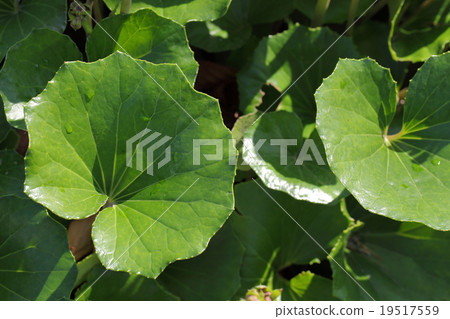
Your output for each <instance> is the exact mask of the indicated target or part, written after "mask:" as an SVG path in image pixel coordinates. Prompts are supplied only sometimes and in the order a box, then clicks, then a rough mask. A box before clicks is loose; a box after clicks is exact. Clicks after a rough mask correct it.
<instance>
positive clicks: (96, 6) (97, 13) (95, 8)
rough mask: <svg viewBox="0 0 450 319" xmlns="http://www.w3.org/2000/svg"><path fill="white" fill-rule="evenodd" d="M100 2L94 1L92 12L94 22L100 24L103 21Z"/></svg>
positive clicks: (98, 0)
mask: <svg viewBox="0 0 450 319" xmlns="http://www.w3.org/2000/svg"><path fill="white" fill-rule="evenodd" d="M102 9H103V8H102V2H101V0H94V5H93V8H92V11H93V13H94V18H95V21H97V23H98V22H100V21H102V19H103V10H102Z"/></svg>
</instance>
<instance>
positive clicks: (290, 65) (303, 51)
mask: <svg viewBox="0 0 450 319" xmlns="http://www.w3.org/2000/svg"><path fill="white" fill-rule="evenodd" d="M338 37H339V35H338V34H337V33H334V32H332V31H330V30H329V29H327V28H324V29H309V28H306V27H303V26H298V25H297V26H294V27H292V28H290V29H288V30H287V31H285V32H283V33H280V34H277V35H275V36H272V37H268V38H265V39H263V40H262V41H261V42H260V43H259V45H258V47H257V49H256V51H255V53H254V55H253V58H252V59H251V61H250V62H249V63H248V64H247V66H246V67H245V68H244V69H243V70H242V71H241V72H240V73H239V74H238V84H239V93H240V108H241V110H242V111H243V112H245V113H249V112H253V111H254V110H255V107H257V106H259V105H260V104H261V101H262V95H263V93H262V92H261V89H262V87H263V86H264V85H265V84H266V83H268V84H270V85H272V86H274V87H275V88H276V89H277V90H279V91H280V92H283V91H284V90H286V89H288V88H290V89H289V91H287V93H286V95H285V96H284V97H283V98H282V99H281V101H279V103H281V108H283V109H286V110H292V111H294V112H295V113H297V114H298V115H299V116H300V118H301V119H302V121H303V123H305V124H306V123H310V122H314V119H315V113H316V106H315V103H314V92H315V90H316V89H317V88H318V87H319V85H320V84H321V83H322V80H323V78H324V77H327V76H329V75H330V74H331V72H333V69H334V67H335V66H336V63H337V61H338V59H339V57H357V56H358V54H357V52H356V49H355V47H354V45H353V44H352V42H351V40H350V39H348V38H341V39H340V40H339V41H338V42H336V43H335V44H334V45H333V46H331V45H332V44H333V42H334V41H336V40H337V39H338ZM330 46H331V47H330ZM326 50H328V51H326ZM324 52H326V53H325V54H324V55H323V56H322V57H321V58H320V59H319V60H317V59H318V58H319V57H320V56H321V55H322V54H323V53H324ZM300 57H301V58H300ZM316 60H317V61H316ZM297 79H298V81H297V82H296V83H295V85H293V86H292V87H291V85H292V84H293V83H294V81H296V80H297ZM277 98H278V96H277ZM275 108H276V105H274V106H273V107H272V108H271V110H272V111H273V110H275Z"/></svg>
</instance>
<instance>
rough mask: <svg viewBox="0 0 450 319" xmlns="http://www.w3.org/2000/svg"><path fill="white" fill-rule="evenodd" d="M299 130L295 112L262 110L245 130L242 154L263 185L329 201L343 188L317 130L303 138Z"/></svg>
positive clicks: (309, 199) (307, 198)
mask: <svg viewBox="0 0 450 319" xmlns="http://www.w3.org/2000/svg"><path fill="white" fill-rule="evenodd" d="M303 131H304V130H303V124H302V121H301V120H300V119H299V118H298V116H297V115H295V114H292V113H288V112H284V111H279V112H271V113H266V114H264V115H263V116H262V117H261V118H260V119H258V121H256V123H255V124H254V125H253V126H251V127H250V128H249V129H248V130H247V132H246V133H245V137H244V140H243V141H244V143H243V147H242V148H243V158H244V160H245V162H246V163H248V165H250V167H251V168H252V169H253V170H254V171H255V172H256V174H258V176H259V178H261V180H262V182H263V183H264V184H265V185H266V186H267V187H269V188H271V189H274V190H279V191H282V192H285V193H288V194H289V195H291V196H292V197H294V198H296V199H300V200H307V201H310V202H313V203H319V204H329V203H331V202H333V201H335V200H336V199H337V198H338V197H339V196H340V194H342V193H343V192H344V189H345V188H344V186H342V184H341V182H340V181H339V180H338V179H337V177H336V176H335V175H334V174H333V172H332V171H331V169H330V167H329V166H328V164H327V163H326V155H325V149H324V148H323V144H322V141H321V140H320V138H319V136H318V134H317V132H316V131H315V130H314V132H313V133H312V134H311V136H308V139H304V138H303V136H302V135H303ZM261 142H264V144H262V145H260V144H261ZM283 143H286V144H285V145H282V144H283ZM259 147H260V148H259ZM258 148H259V149H258Z"/></svg>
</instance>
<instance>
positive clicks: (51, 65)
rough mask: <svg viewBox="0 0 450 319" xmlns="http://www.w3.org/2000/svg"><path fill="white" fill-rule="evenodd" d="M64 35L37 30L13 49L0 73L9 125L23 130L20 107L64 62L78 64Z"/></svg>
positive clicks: (74, 48)
mask: <svg viewBox="0 0 450 319" xmlns="http://www.w3.org/2000/svg"><path fill="white" fill-rule="evenodd" d="M82 58H83V56H82V54H81V52H80V51H79V50H78V48H77V46H76V45H75V43H73V41H72V40H71V39H70V38H69V37H68V36H66V35H62V34H60V33H58V32H56V31H52V30H48V29H38V30H34V31H32V32H31V34H30V35H28V37H26V38H25V39H24V40H22V41H20V42H18V43H17V44H15V45H14V46H12V47H11V48H10V49H9V51H8V54H7V56H6V60H5V64H4V65H3V68H2V69H1V71H0V95H1V96H2V98H3V101H4V103H5V112H6V116H7V118H8V121H9V123H10V124H11V125H13V126H15V127H17V128H20V129H23V130H26V126H25V121H24V118H23V117H24V115H23V106H24V104H25V103H27V102H28V101H29V100H30V99H31V98H33V97H35V96H36V95H38V94H39V93H41V92H42V90H43V89H44V88H45V87H46V86H47V82H48V81H49V80H51V79H52V78H53V76H54V75H55V73H56V71H58V69H59V68H60V67H61V65H62V64H63V63H64V61H73V60H81V59H82Z"/></svg>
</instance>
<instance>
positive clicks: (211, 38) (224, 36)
mask: <svg viewBox="0 0 450 319" xmlns="http://www.w3.org/2000/svg"><path fill="white" fill-rule="evenodd" d="M293 10H294V2H293V1H284V0H282V1H271V0H233V1H232V2H231V5H230V8H229V9H228V11H227V13H226V14H225V15H224V16H223V17H222V18H220V19H218V20H215V21H207V22H191V23H189V24H187V25H186V29H187V32H188V36H189V41H190V42H191V44H192V45H194V46H196V47H199V48H202V49H204V50H206V51H208V52H223V51H228V50H235V49H238V48H240V47H242V46H243V45H244V44H245V43H246V42H247V41H248V39H249V38H250V36H251V34H252V25H254V24H261V23H269V22H274V21H277V20H280V19H282V18H284V17H286V16H287V15H289V13H290V12H292V11H293Z"/></svg>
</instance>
